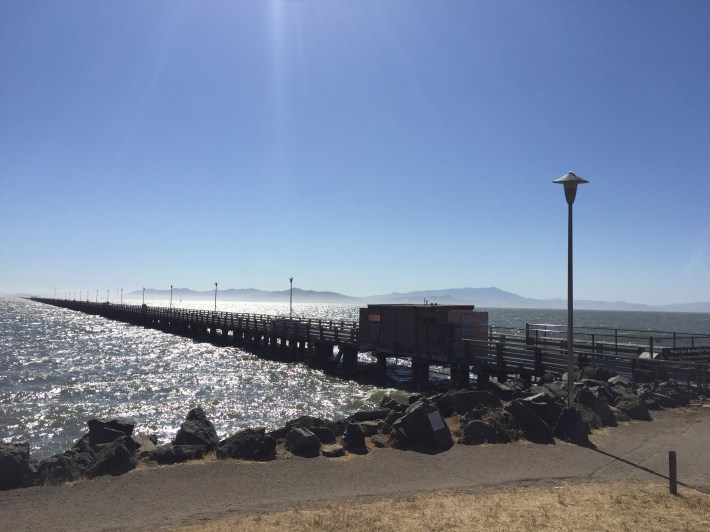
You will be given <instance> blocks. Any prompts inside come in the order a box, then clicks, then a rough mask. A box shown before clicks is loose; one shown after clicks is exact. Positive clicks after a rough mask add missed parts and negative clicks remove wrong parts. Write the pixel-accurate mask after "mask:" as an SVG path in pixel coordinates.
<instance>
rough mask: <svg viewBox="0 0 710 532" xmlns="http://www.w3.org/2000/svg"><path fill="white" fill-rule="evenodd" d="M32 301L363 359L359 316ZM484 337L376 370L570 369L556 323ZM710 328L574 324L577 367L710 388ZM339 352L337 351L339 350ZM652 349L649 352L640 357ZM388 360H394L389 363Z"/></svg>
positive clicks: (461, 381) (484, 374) (383, 363)
mask: <svg viewBox="0 0 710 532" xmlns="http://www.w3.org/2000/svg"><path fill="white" fill-rule="evenodd" d="M30 299H31V300H32V301H37V302H39V303H45V304H48V305H54V306H57V307H62V308H66V309H70V310H74V311H79V312H84V313H87V314H94V315H98V316H102V317H104V318H107V319H112V320H117V321H121V322H124V323H129V324H133V325H137V326H142V327H148V328H154V329H158V330H161V331H164V332H166V333H171V334H176V335H180V336H184V337H188V338H192V339H194V340H195V341H205V342H210V343H213V344H215V345H219V346H232V347H238V348H241V349H245V350H248V351H251V352H254V353H256V354H258V355H260V356H264V357H267V358H276V359H278V360H284V361H308V362H309V363H312V364H314V365H317V366H322V367H324V368H329V369H334V368H335V367H336V365H340V367H342V369H343V370H344V371H345V372H346V373H349V372H350V371H351V370H354V369H355V368H356V366H357V365H358V353H359V352H360V351H361V348H362V347H363V346H361V343H360V324H359V321H348V320H323V319H302V318H289V317H284V316H272V315H264V314H247V313H235V312H217V311H207V310H196V309H184V308H169V307H152V306H147V305H129V304H113V303H111V304H110V303H94V302H90V301H77V300H65V299H53V298H38V297H33V298H30ZM484 336H487V339H485V340H483V339H477V340H474V339H464V340H463V342H462V343H463V349H461V341H459V342H457V345H456V348H455V349H454V348H453V346H450V347H449V349H448V353H449V355H448V357H447V359H442V358H441V357H436V359H431V360H428V359H422V358H414V357H413V356H412V355H411V354H408V353H405V352H401V353H392V352H386V353H385V352H377V351H372V352H370V354H371V355H372V356H373V357H374V358H375V359H376V361H377V363H376V366H375V367H376V376H377V377H378V379H380V380H383V379H384V377H385V372H386V367H387V364H388V363H392V362H393V361H394V360H395V358H399V359H409V361H410V362H411V368H412V371H413V375H414V379H413V380H414V382H415V383H416V384H418V385H419V386H420V387H425V386H427V384H428V382H429V368H430V367H431V366H437V367H444V368H447V369H448V370H450V377H451V380H452V382H453V384H454V385H456V386H459V387H465V386H468V384H469V379H470V376H471V373H473V374H475V375H476V378H477V380H478V382H482V381H485V380H487V379H489V378H490V377H496V378H497V379H498V380H505V379H506V378H508V377H510V376H516V377H521V378H524V379H526V380H531V381H532V380H535V379H536V378H539V377H541V376H542V375H544V374H545V373H546V372H556V373H564V372H565V371H566V370H567V348H566V340H565V339H563V338H562V334H561V333H560V332H558V331H555V330H541V329H538V328H535V327H530V326H527V327H526V328H525V329H509V328H496V327H490V328H489V330H488V334H487V335H484ZM696 348H700V349H701V350H703V351H702V352H701V357H699V358H698V360H693V359H692V357H690V359H689V360H663V359H662V357H657V358H653V356H654V355H658V354H660V353H663V352H664V351H665V350H669V349H680V350H682V349H688V350H696ZM705 350H707V353H708V357H710V335H690V334H676V333H659V332H649V333H647V336H645V335H642V334H641V333H640V332H638V333H635V334H629V332H628V331H620V330H615V329H603V330H591V329H587V328H580V329H575V339H574V353H575V358H576V360H575V362H576V366H577V367H579V368H583V367H585V366H588V365H592V366H596V367H601V368H604V369H606V370H607V371H609V372H610V373H612V374H620V375H625V376H628V377H630V378H632V379H635V380H652V379H654V378H656V379H669V378H670V379H675V380H677V381H678V382H682V383H687V385H688V386H690V385H695V386H697V387H698V388H700V389H703V390H705V392H706V393H708V388H709V384H708V383H709V381H710V363H708V360H707V359H706V358H705V357H704V356H702V353H705ZM336 352H337V355H336V354H335V353H336ZM644 354H648V356H649V358H640V356H641V357H643V356H644ZM388 361H389V362H388Z"/></svg>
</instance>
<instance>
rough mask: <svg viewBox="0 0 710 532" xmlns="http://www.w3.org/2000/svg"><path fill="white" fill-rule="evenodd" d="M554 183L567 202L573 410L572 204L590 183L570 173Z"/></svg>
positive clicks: (569, 384)
mask: <svg viewBox="0 0 710 532" xmlns="http://www.w3.org/2000/svg"><path fill="white" fill-rule="evenodd" d="M553 183H558V184H560V185H564V187H565V199H566V200H567V405H568V406H569V407H570V408H571V407H572V406H573V405H574V361H573V355H572V351H573V348H572V343H573V332H572V319H573V318H572V315H573V306H574V305H573V296H572V204H573V203H574V198H575V197H576V196H577V186H578V185H583V184H584V183H589V181H587V180H586V179H582V178H581V177H579V176H576V175H574V174H573V173H572V172H568V173H567V174H565V175H563V176H562V177H560V178H559V179H555V180H554V181H553Z"/></svg>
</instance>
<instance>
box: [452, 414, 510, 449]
mask: <svg viewBox="0 0 710 532" xmlns="http://www.w3.org/2000/svg"><path fill="white" fill-rule="evenodd" d="M503 441H506V440H503ZM459 443H463V444H465V445H480V444H482V443H501V436H500V434H499V433H498V431H497V430H496V428H495V427H493V425H491V424H490V423H486V422H485V421H483V420H481V419H473V420H470V421H468V422H467V423H465V424H462V426H461V437H460V438H459Z"/></svg>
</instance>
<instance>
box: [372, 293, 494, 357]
mask: <svg viewBox="0 0 710 532" xmlns="http://www.w3.org/2000/svg"><path fill="white" fill-rule="evenodd" d="M464 339H476V340H487V339H488V313H487V312H476V311H474V306H473V305H368V306H367V307H364V308H361V309H360V351H373V352H374V353H376V354H385V355H388V356H402V357H411V358H412V359H419V360H426V361H431V362H439V363H449V362H452V361H457V360H463V358H464V357H463V342H462V341H463V340H464Z"/></svg>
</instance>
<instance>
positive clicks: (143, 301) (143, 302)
mask: <svg viewBox="0 0 710 532" xmlns="http://www.w3.org/2000/svg"><path fill="white" fill-rule="evenodd" d="M143 306H145V286H144V287H143Z"/></svg>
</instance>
